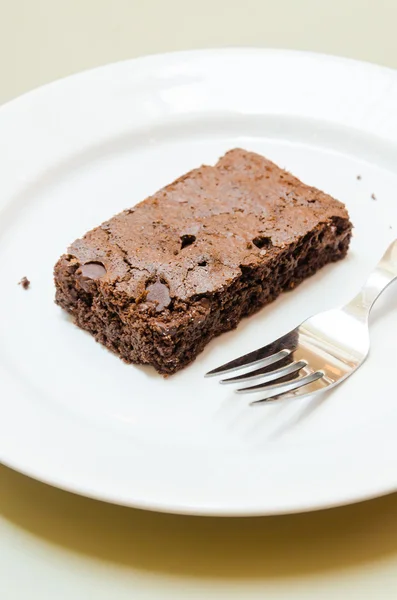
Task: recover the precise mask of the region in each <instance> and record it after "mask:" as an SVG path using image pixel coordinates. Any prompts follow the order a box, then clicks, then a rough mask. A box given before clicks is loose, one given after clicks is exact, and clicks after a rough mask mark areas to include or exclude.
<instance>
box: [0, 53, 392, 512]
mask: <svg viewBox="0 0 397 600" xmlns="http://www.w3.org/2000/svg"><path fill="white" fill-rule="evenodd" d="M396 106H397V74H396V73H395V72H393V71H390V70H387V69H383V68H380V67H376V66H371V65H367V64H361V63H358V62H353V61H349V60H342V59H336V58H332V57H325V56H318V55H313V54H302V53H296V52H284V51H273V50H251V49H245V50H240V49H230V50H216V51H199V52H187V53H181V54H170V55H164V56H153V57H149V58H143V59H139V60H135V61H129V62H124V63H120V64H115V65H110V66H107V67H104V68H101V69H97V70H94V71H90V72H87V73H83V74H81V75H78V76H75V77H71V78H68V79H65V80H62V81H59V82H57V83H55V84H52V85H49V86H46V87H43V88H41V89H38V90H36V91H34V92H32V93H30V94H27V95H26V96H23V97H21V98H19V99H18V100H16V101H14V102H11V103H10V104H8V105H5V106H3V107H2V108H1V109H0V164H1V177H0V210H1V214H0V265H1V296H0V314H1V319H0V409H1V418H0V451H1V453H0V457H1V460H2V461H3V462H4V463H5V464H6V465H9V466H11V467H13V468H15V469H18V470H20V471H22V472H24V473H26V474H29V475H31V476H33V477H36V478H37V479H41V480H43V481H46V482H49V483H51V484H53V485H57V486H59V487H62V488H65V489H68V490H72V491H75V492H78V493H81V494H86V495H88V496H93V497H96V498H101V499H103V500H108V501H111V502H116V503H121V504H126V505H133V506H140V507H144V508H150V509H159V510H163V511H173V512H181V513H196V514H218V515H251V514H271V513H283V512H292V511H302V510H311V509H317V508H321V507H326V506H332V505H337V504H342V503H347V502H352V501H356V500H360V499H364V498H368V497H371V496H376V495H379V494H383V493H385V492H390V491H393V490H395V489H396V488H397V435H396V423H397V403H396V401H395V398H396V392H395V370H396V366H397V358H396V357H397V319H396V292H397V290H396V288H395V287H394V289H393V288H391V289H390V290H389V291H388V293H387V294H386V295H385V297H384V298H382V300H381V301H380V302H379V305H378V306H377V308H376V311H375V312H374V316H373V319H372V343H373V349H372V351H371V356H370V358H369V360H368V361H367V363H366V364H365V366H364V367H363V368H362V369H361V370H360V371H359V372H358V373H357V374H356V375H354V377H352V378H351V379H349V380H348V381H347V382H346V383H344V384H343V385H341V386H340V387H339V388H337V389H336V390H335V391H334V393H332V394H330V395H328V396H325V397H323V398H321V399H320V398H312V399H309V400H301V401H297V402H294V403H280V404H275V405H272V406H263V407H261V408H257V409H252V408H250V407H248V402H247V400H246V399H245V398H242V397H237V396H235V395H233V392H232V391H231V390H230V388H228V387H222V386H219V385H218V384H217V382H216V381H214V380H213V379H204V377H203V375H204V373H205V372H206V371H207V370H209V369H211V368H213V367H215V366H217V365H219V364H221V363H223V362H225V361H227V360H230V359H232V358H233V357H235V356H237V355H240V354H242V353H245V352H247V351H249V350H251V349H253V348H255V347H257V346H259V345H262V344H264V343H267V342H269V341H271V340H272V339H274V338H275V337H278V336H279V335H280V334H282V333H284V332H285V331H287V330H288V329H290V328H291V327H293V326H294V325H296V324H297V323H299V322H300V321H301V320H303V319H304V318H305V317H307V316H308V315H310V314H312V313H315V312H317V311H319V310H322V309H325V308H328V307H332V306H335V305H339V304H340V303H342V302H345V301H346V300H348V299H349V298H350V296H352V295H353V294H354V293H355V292H356V291H357V289H358V288H359V286H360V284H361V283H362V282H363V280H364V278H365V277H366V275H367V273H368V272H369V271H370V269H371V268H372V267H373V266H374V265H375V263H376V262H377V260H378V258H379V257H380V255H381V254H382V252H383V251H384V249H385V248H386V246H387V244H388V243H389V242H390V241H391V240H392V239H393V238H394V237H395V236H396V232H397V193H396V190H397V110H396ZM235 146H242V147H244V148H247V149H249V150H254V151H257V152H260V153H262V154H264V155H265V156H267V157H269V158H271V159H272V160H274V161H275V162H277V163H278V164H279V165H281V166H282V167H286V168H287V169H289V170H291V171H292V172H293V173H295V174H296V175H298V176H299V177H300V178H302V179H303V180H304V181H306V182H308V183H309V184H312V185H315V186H318V187H320V188H322V189H324V190H326V191H327V192H329V193H331V194H333V195H334V196H336V197H337V198H340V199H341V200H342V201H344V202H345V203H346V204H347V206H348V208H349V211H350V213H351V217H352V220H353V223H354V224H355V235H354V240H353V243H352V246H351V252H350V254H349V256H348V258H347V259H346V260H344V261H343V262H341V263H338V264H335V265H332V266H329V267H327V268H325V269H324V270H323V271H322V272H321V273H319V274H318V275H316V276H315V277H313V278H312V279H310V280H309V281H307V282H305V283H304V284H302V285H301V286H300V287H299V288H298V289H296V290H295V291H294V292H292V293H289V294H285V295H284V296H283V297H282V298H280V299H279V300H277V301H276V302H275V303H273V304H272V305H271V306H269V307H267V308H265V309H264V310H262V311H261V313H260V314H258V315H256V316H254V317H252V318H250V319H247V320H245V321H244V322H243V323H242V324H241V325H240V327H239V328H238V329H237V330H236V331H235V332H232V333H229V334H227V335H223V336H222V337H220V338H218V339H216V340H214V341H213V342H212V343H211V344H210V345H209V346H208V347H207V349H206V350H205V351H204V352H203V353H202V354H201V355H200V357H199V358H198V359H197V360H196V362H195V363H194V364H193V365H192V366H190V367H189V368H187V369H185V370H184V371H182V372H180V373H179V374H177V375H175V376H174V377H172V378H170V379H168V380H164V379H163V378H162V377H160V376H158V375H156V374H155V373H154V372H153V371H152V370H151V369H150V368H139V367H134V366H126V365H125V364H124V363H122V362H121V361H120V360H119V359H118V358H117V357H115V356H113V355H112V354H110V353H109V352H107V351H106V350H104V349H103V348H102V347H101V346H100V345H98V344H96V343H95V342H94V341H93V340H92V339H91V337H90V336H89V335H87V334H85V333H84V332H82V331H80V330H78V329H77V328H76V327H75V326H74V325H73V324H72V323H71V322H70V321H69V320H68V318H67V317H65V315H64V314H63V312H62V311H61V310H60V309H59V308H58V307H56V306H55V304H54V302H53V297H54V286H53V281H52V268H53V265H54V263H55V262H56V260H57V258H58V256H59V255H60V254H61V253H63V251H64V250H65V248H66V247H67V245H68V244H69V243H70V242H71V241H72V240H74V239H75V238H76V237H78V236H80V235H82V234H83V233H84V232H85V231H86V230H88V229H90V228H91V227H92V226H94V225H96V224H99V223H100V222H101V221H103V220H105V219H107V218H108V217H110V216H111V215H112V214H114V213H116V212H117V211H119V210H121V209H123V208H125V207H128V206H131V205H133V204H134V203H135V202H137V201H139V200H141V199H143V198H144V197H145V196H147V195H148V194H150V193H151V192H154V191H155V190H156V189H158V188H159V187H161V186H162V185H164V184H166V183H168V182H170V181H172V180H173V179H174V178H175V177H177V176H178V175H180V174H182V173H184V172H185V171H187V170H188V169H190V168H192V167H195V166H197V165H199V164H201V163H203V162H206V163H213V162H214V161H216V159H217V158H218V157H219V156H220V155H221V154H222V153H223V152H225V151H226V150H228V149H230V148H233V147H235ZM357 175H361V179H360V180H359V179H357ZM372 193H375V194H376V198H377V200H376V201H375V200H372V199H371V194H372ZM24 275H26V276H27V277H28V278H29V279H30V280H31V282H32V284H31V288H30V289H29V290H28V291H24V290H23V289H22V287H21V286H18V285H17V282H18V281H19V280H20V279H21V277H22V276H24Z"/></svg>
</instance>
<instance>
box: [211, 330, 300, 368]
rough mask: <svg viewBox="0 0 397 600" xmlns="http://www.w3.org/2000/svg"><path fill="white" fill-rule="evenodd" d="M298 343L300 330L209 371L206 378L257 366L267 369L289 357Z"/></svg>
mask: <svg viewBox="0 0 397 600" xmlns="http://www.w3.org/2000/svg"><path fill="white" fill-rule="evenodd" d="M297 341H298V329H293V330H292V331H290V332H289V333H287V334H286V335H283V336H282V337H281V338H279V339H278V340H276V341H275V342H272V343H271V344H268V345H267V346H263V348H259V349H258V350H254V351H253V352H249V353H248V354H245V355H244V356H240V357H239V358H236V359H235V360H231V361H230V362H228V363H226V364H224V365H222V366H220V367H217V368H216V369H213V370H212V371H209V373H207V374H206V377H213V376H215V375H224V374H225V373H230V372H232V371H237V370H240V369H244V368H246V367H254V366H257V365H261V366H262V367H265V366H267V365H271V364H272V363H275V362H277V361H278V360H281V359H282V358H285V357H286V356H288V354H290V352H293V351H294V350H295V348H296V344H297Z"/></svg>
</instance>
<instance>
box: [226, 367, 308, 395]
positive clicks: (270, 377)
mask: <svg viewBox="0 0 397 600" xmlns="http://www.w3.org/2000/svg"><path fill="white" fill-rule="evenodd" d="M306 366H307V362H306V361H305V360H299V361H298V362H293V363H291V364H290V365H288V366H286V367H283V368H281V369H275V370H274V371H269V373H267V374H266V379H265V381H262V382H261V383H259V384H257V385H252V386H251V387H246V388H240V389H238V390H236V391H237V393H238V394H252V393H253V392H260V391H261V390H263V389H266V390H268V389H269V388H270V387H271V385H270V384H273V385H279V383H280V381H278V380H280V379H283V381H287V380H286V379H285V377H286V376H288V375H294V374H295V373H298V372H299V371H300V370H301V369H303V368H304V367H306ZM236 379H237V378H236ZM229 381H230V380H229ZM240 381H241V380H240ZM221 383H222V382H221Z"/></svg>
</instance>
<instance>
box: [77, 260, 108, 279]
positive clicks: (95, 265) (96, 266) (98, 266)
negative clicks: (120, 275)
mask: <svg viewBox="0 0 397 600" xmlns="http://www.w3.org/2000/svg"><path fill="white" fill-rule="evenodd" d="M81 274H82V276H83V277H86V278H87V279H99V278H100V277H103V275H105V274H106V269H105V267H104V265H103V264H102V263H101V262H96V261H95V262H94V261H92V262H88V263H85V264H84V265H81Z"/></svg>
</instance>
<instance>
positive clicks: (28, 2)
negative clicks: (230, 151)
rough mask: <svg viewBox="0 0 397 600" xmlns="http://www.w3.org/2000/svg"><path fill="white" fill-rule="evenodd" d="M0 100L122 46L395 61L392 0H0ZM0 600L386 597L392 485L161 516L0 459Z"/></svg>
mask: <svg viewBox="0 0 397 600" xmlns="http://www.w3.org/2000/svg"><path fill="white" fill-rule="evenodd" d="M0 15H1V17H0V72H1V78H0V103H1V102H5V101H7V100H10V99H12V98H13V97H15V96H17V95H18V94H21V93H23V92H25V91H27V90H29V89H32V88H34V87H36V86H38V85H40V84H43V83H46V82H48V81H51V80H53V79H57V78H59V77H62V76H65V75H69V74H71V73H74V72H77V71H80V70H83V69H87V68H90V67H93V66H97V65H100V64H104V63H108V62H112V61H116V60H121V59H125V58H131V57H134V56H138V55H142V54H147V53H153V52H164V51H169V50H179V49H186V48H199V47H215V46H230V45H253V46H268V47H286V48H297V49H304V50H313V51H318V52H327V53H332V54H338V55H343V56H349V57H353V58H358V59H362V60H369V61H373V62H377V63H380V64H385V65H388V66H390V67H394V68H397V36H396V35H395V23H396V20H397V2H396V1H395V0H348V1H346V0H332V2H331V1H329V2H326V1H325V0H299V2H298V1H296V0H278V2H274V0H244V2H231V1H230V0H201V1H200V2H192V1H190V2H189V0H135V2H133V1H131V0H112V1H110V0H68V1H67V2H62V1H55V2H54V0H34V1H32V0H13V1H12V2H9V1H7V0H0ZM0 596H1V597H2V598H4V599H5V600H16V599H17V600H22V599H23V600H25V599H27V598H29V600H30V599H36V598H40V600H47V599H51V600H52V599H54V598H56V599H57V600H70V599H72V598H73V600H89V599H91V598H92V599H94V598H95V600H102V599H105V598H106V599H109V598H111V599H112V600H118V599H124V598H128V599H131V598H134V600H140V599H145V600H150V599H156V600H157V599H160V598H161V599H163V598H164V599H167V598H172V599H173V600H177V599H178V598H184V599H185V598H196V597H197V598H203V597H205V598H208V599H210V598H227V599H228V600H232V599H233V598H244V600H249V599H251V598H263V597H268V598H272V600H278V599H280V598H282V599H285V598H293V599H294V600H300V599H301V598H303V599H305V600H306V599H311V598H313V599H316V600H317V599H318V598H321V599H329V598H338V599H339V598H344V597H349V596H350V597H352V596H353V597H354V598H360V600H365V599H371V600H372V599H373V598H379V599H381V600H382V599H388V598H393V599H395V598H396V597H397V495H391V496H387V497H384V498H380V499H377V500H373V501H371V502H365V503H362V504H358V505H354V506H348V507H343V508H338V509H333V510H327V511H322V512H317V513H311V514H303V515H291V516H282V517H264V518H260V519H251V518H250V519H210V518H194V517H182V516H174V515H162V514H156V513H149V512H143V511H139V510H133V509H127V508H123V507H117V506H111V505H107V504H104V503H101V502H96V501H93V500H89V499H86V498H81V497H78V496H74V495H72V494H68V493H66V492H62V491H60V490H57V489H54V488H51V487H48V486H46V485H44V484H42V483H38V482H36V481H33V480H31V479H29V478H27V477H24V476H23V475H20V474H18V473H15V472H13V471H11V470H9V469H7V468H6V467H4V466H0Z"/></svg>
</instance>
